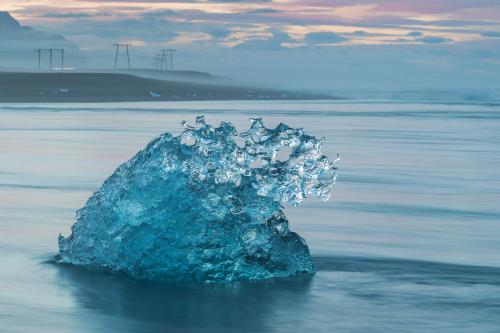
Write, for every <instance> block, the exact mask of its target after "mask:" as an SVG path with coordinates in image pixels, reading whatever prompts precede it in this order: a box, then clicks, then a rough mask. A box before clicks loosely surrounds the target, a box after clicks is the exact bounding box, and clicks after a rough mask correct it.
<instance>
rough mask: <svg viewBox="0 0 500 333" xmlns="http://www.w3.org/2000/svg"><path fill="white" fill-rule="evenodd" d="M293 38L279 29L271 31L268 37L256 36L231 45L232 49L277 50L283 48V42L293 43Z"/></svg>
mask: <svg viewBox="0 0 500 333" xmlns="http://www.w3.org/2000/svg"><path fill="white" fill-rule="evenodd" d="M293 42H294V40H293V39H292V38H290V36H289V35H288V34H287V33H285V32H283V31H279V30H274V31H272V36H271V37H270V38H256V39H251V40H248V41H245V42H243V43H240V44H238V45H236V46H234V47H233V49H238V50H247V51H277V50H283V49H285V47H284V46H283V44H286V43H293Z"/></svg>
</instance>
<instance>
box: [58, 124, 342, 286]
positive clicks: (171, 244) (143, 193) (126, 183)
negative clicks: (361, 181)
mask: <svg viewBox="0 0 500 333" xmlns="http://www.w3.org/2000/svg"><path fill="white" fill-rule="evenodd" d="M251 122H252V124H251V127H250V129H249V130H248V131H246V132H244V133H241V134H240V135H239V137H240V138H243V140H244V143H243V144H242V145H241V146H239V145H238V144H237V142H236V140H235V139H236V138H237V137H238V134H237V132H236V129H235V128H234V127H233V125H231V124H230V123H227V122H222V123H221V125H220V126H219V127H213V126H211V125H209V124H206V123H205V119H204V118H203V117H198V118H197V119H196V124H195V125H194V126H190V125H189V124H187V123H183V125H184V131H183V132H182V133H181V134H180V135H179V136H172V135H171V134H169V133H165V134H163V135H161V136H160V137H158V138H156V139H154V140H153V141H151V142H150V143H149V144H148V145H147V147H146V148H145V149H143V150H142V151H140V152H139V153H138V154H137V155H135V156H134V157H133V158H132V159H131V160H129V161H128V162H126V163H124V164H123V165H121V166H120V167H119V168H118V169H117V170H116V171H115V172H114V174H113V175H112V176H111V177H109V178H108V179H107V180H106V181H105V182H104V184H103V185H102V186H101V187H100V188H99V189H98V190H97V191H96V192H95V193H94V194H93V195H92V196H91V197H90V199H89V200H88V201H87V203H86V205H85V206H84V207H83V208H82V209H80V210H78V212H77V216H76V223H75V224H74V225H73V227H72V233H71V235H70V236H69V237H67V238H64V237H63V236H59V248H60V251H59V255H58V260H59V261H60V262H64V263H72V264H76V265H84V266H91V267H101V268H105V269H109V270H111V271H123V272H125V273H128V274H130V275H132V276H134V277H136V278H146V279H160V280H175V281H203V282H224V281H233V280H254V279H265V278H273V277H287V276H292V275H296V274H304V273H312V272H314V267H313V264H312V262H311V257H310V254H309V249H308V247H307V245H306V243H305V241H304V240H303V239H302V238H301V237H300V236H298V235H297V234H296V233H294V232H291V231H290V230H289V229H288V221H287V219H286V217H285V215H284V213H283V204H287V203H289V204H291V205H293V206H296V205H298V204H300V203H301V202H302V201H303V200H304V199H305V198H307V197H308V196H316V197H319V198H321V199H323V200H328V199H329V197H330V194H331V191H332V188H333V185H334V183H335V179H336V174H337V168H336V165H335V164H336V161H337V160H335V161H333V162H332V161H329V160H328V158H327V157H326V156H325V155H323V154H322V152H321V145H322V143H323V140H318V139H316V138H315V137H313V136H309V135H306V134H305V133H304V132H303V130H302V129H294V128H290V127H288V126H287V125H284V124H280V125H278V126H277V127H276V128H274V129H268V128H266V127H265V126H264V124H263V122H262V120H261V119H252V120H251ZM281 150H288V151H289V152H290V155H289V156H288V158H285V159H283V158H279V155H280V151H281Z"/></svg>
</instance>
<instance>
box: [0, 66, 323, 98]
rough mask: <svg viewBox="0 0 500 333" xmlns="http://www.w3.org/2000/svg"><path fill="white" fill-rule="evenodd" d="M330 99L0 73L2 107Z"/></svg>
mask: <svg viewBox="0 0 500 333" xmlns="http://www.w3.org/2000/svg"><path fill="white" fill-rule="evenodd" d="M331 98H332V97H331V96H327V95H322V94H310V93H304V92H294V91H286V90H274V89H262V88H250V87H242V86H231V85H229V84H227V83H224V84H221V83H217V82H215V83H206V82H203V83H198V82H192V81H183V80H159V79H152V78H146V77H140V76H136V75H130V74H123V73H75V72H70V73H53V72H48V73H47V72H41V73H39V72H0V102H1V103H43V102H66V103H68V102H77V103H83V102H130V101H194V100H304V99H331Z"/></svg>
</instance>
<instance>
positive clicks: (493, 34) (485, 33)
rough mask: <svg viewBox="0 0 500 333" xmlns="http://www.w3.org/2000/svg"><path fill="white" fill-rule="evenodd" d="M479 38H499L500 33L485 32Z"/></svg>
mask: <svg viewBox="0 0 500 333" xmlns="http://www.w3.org/2000/svg"><path fill="white" fill-rule="evenodd" d="M481 36H483V37H493V38H500V32H498V31H485V32H482V33H481Z"/></svg>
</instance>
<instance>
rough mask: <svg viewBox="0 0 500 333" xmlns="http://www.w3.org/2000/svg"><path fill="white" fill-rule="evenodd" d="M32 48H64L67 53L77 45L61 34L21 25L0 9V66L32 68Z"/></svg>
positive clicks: (74, 49)
mask: <svg viewBox="0 0 500 333" xmlns="http://www.w3.org/2000/svg"><path fill="white" fill-rule="evenodd" d="M34 48H64V49H65V52H67V53H68V54H77V53H79V49H78V47H77V46H76V45H75V44H74V43H72V42H70V41H68V40H67V39H66V38H64V37H63V36H61V35H57V34H52V33H48V32H44V31H40V30H36V29H33V28H31V27H28V26H22V25H21V24H20V23H19V22H18V21H17V20H16V19H15V18H14V17H12V15H11V14H10V13H9V12H5V11H0V67H1V68H5V69H8V68H16V67H17V68H32V67H33V66H34V55H33V49H34Z"/></svg>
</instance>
